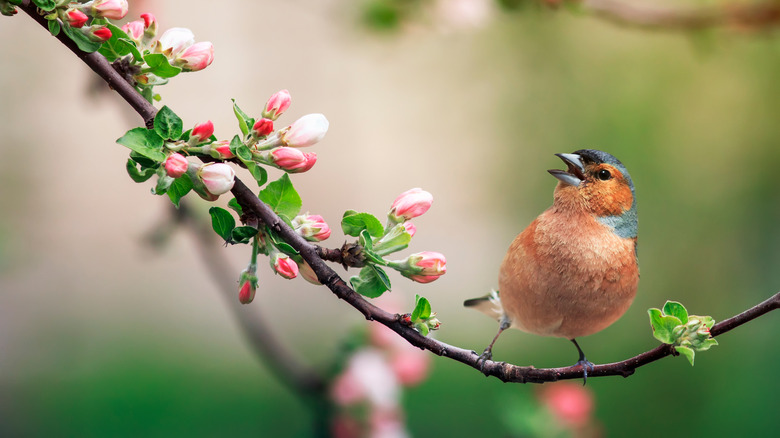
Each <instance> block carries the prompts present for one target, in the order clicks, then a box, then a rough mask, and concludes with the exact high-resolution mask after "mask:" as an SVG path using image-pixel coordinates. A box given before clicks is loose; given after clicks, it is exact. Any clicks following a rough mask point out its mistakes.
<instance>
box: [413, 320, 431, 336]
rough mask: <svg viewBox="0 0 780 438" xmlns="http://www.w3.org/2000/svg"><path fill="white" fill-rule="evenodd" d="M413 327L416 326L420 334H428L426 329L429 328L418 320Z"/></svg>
mask: <svg viewBox="0 0 780 438" xmlns="http://www.w3.org/2000/svg"><path fill="white" fill-rule="evenodd" d="M414 328H416V329H417V331H418V332H420V334H421V335H423V336H428V331H429V330H430V329H429V328H428V324H423V323H419V322H418V323H417V324H415V325H414Z"/></svg>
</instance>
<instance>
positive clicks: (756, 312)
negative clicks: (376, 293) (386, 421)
mask: <svg viewBox="0 0 780 438" xmlns="http://www.w3.org/2000/svg"><path fill="white" fill-rule="evenodd" d="M594 1H595V0H594ZM22 9H24V10H25V12H27V13H28V14H30V15H31V16H32V17H33V18H36V21H38V22H39V23H40V24H41V25H43V26H44V27H46V23H45V20H44V21H41V20H40V19H39V16H38V14H37V13H35V8H34V7H31V6H30V2H29V1H25V2H23V5H22ZM58 39H60V41H62V42H63V43H64V44H66V45H67V46H68V47H69V48H71V50H72V51H74V53H76V54H77V55H78V56H79V58H81V59H82V60H84V62H86V63H87V64H88V65H89V66H90V67H91V68H92V69H93V70H95V72H96V73H98V75H100V77H102V78H104V79H105V80H106V81H107V82H108V83H109V84H112V86H113V88H114V89H115V90H116V91H117V92H118V93H119V94H120V95H122V97H123V98H124V99H125V100H126V101H127V102H128V103H129V104H130V105H131V106H132V107H133V108H134V109H135V110H136V111H137V112H138V113H139V115H141V117H142V118H143V119H144V122H145V123H146V124H147V127H149V126H150V123H151V122H153V120H154V114H155V113H156V109H155V108H154V107H153V106H152V105H151V104H149V103H148V102H146V101H145V100H143V98H141V97H140V96H139V95H138V93H136V91H135V90H134V89H133V88H132V86H129V84H127V83H126V82H124V80H123V79H122V77H121V76H120V75H119V74H118V73H117V72H116V71H115V70H114V69H113V68H112V67H111V65H110V64H109V63H108V62H107V61H106V60H105V59H104V58H103V57H102V56H101V55H99V54H97V53H93V54H90V55H85V54H83V53H81V52H80V51H79V50H78V48H75V49H74V48H73V47H72V46H71V45H69V40H68V39H67V38H66V37H64V36H63V35H62V34H61V35H60V36H58ZM125 84H126V85H125ZM136 96H138V97H136ZM138 98H140V99H141V100H142V101H139V100H138ZM231 191H232V193H233V195H234V196H235V197H236V199H237V200H238V202H239V204H241V206H242V208H243V209H244V210H245V211H251V212H253V213H254V214H255V215H256V216H257V218H258V219H260V220H261V221H262V222H263V223H264V224H265V225H266V226H268V227H270V228H272V229H273V230H274V231H276V232H277V233H278V234H279V236H280V237H281V238H282V239H283V240H284V241H285V242H287V243H288V244H290V246H292V247H293V248H294V249H295V250H297V251H298V252H299V253H300V254H301V256H302V257H303V259H304V260H306V262H307V263H308V264H309V265H310V266H311V267H312V269H313V270H314V272H315V273H316V274H317V278H318V279H319V281H320V282H321V283H322V284H324V285H325V286H327V287H328V289H330V290H331V291H332V292H333V294H335V295H336V296H337V297H338V298H340V299H342V300H344V301H346V302H347V303H348V304H349V305H351V306H352V307H354V308H355V309H357V310H358V311H359V312H360V313H362V314H363V316H365V318H366V319H368V320H374V321H377V322H379V323H381V324H383V325H385V326H387V327H388V328H390V329H391V330H393V331H395V332H396V333H397V334H398V335H400V336H401V337H403V338H404V339H406V340H407V341H408V342H409V343H410V344H412V345H414V346H416V347H419V348H421V349H425V350H429V351H431V352H433V353H435V354H437V355H439V356H446V357H449V358H450V359H453V360H456V361H458V362H462V363H464V364H466V365H468V366H471V367H473V368H475V369H478V370H481V371H482V372H484V373H485V375H488V376H495V377H496V378H498V379H500V380H502V381H504V382H520V383H526V382H533V383H542V382H551V381H557V380H565V379H579V378H582V377H583V372H582V369H581V368H580V367H564V368H546V369H537V368H534V367H532V366H529V367H521V366H517V365H512V364H508V363H503V362H494V361H485V362H484V363H483V362H481V361H479V363H478V358H479V355H478V354H477V353H475V352H474V351H471V350H466V349H463V348H459V347H455V346H452V345H449V344H446V343H444V342H441V341H438V340H435V339H432V338H429V337H425V336H422V335H421V334H420V333H418V332H417V331H416V330H414V329H412V328H410V327H407V326H406V325H404V324H402V323H401V322H400V321H399V320H400V316H399V315H397V314H392V313H389V312H387V311H385V310H383V309H381V308H379V307H377V306H375V305H373V304H371V303H369V302H368V301H366V300H365V299H364V298H363V297H362V296H360V295H359V294H357V293H356V292H355V291H353V290H352V289H351V288H350V287H349V286H347V284H346V283H345V282H344V280H343V279H342V278H341V277H339V275H338V274H337V273H336V272H335V271H333V269H331V268H330V267H329V266H328V265H327V264H326V263H325V261H324V260H323V259H322V258H321V257H320V256H319V255H318V250H317V247H315V246H314V245H311V244H309V243H308V242H306V241H305V240H304V239H303V238H302V237H301V236H299V235H298V234H296V233H295V231H293V230H292V229H291V228H290V227H289V226H288V225H287V224H286V223H285V222H283V221H282V220H281V219H280V218H279V217H278V216H277V215H276V214H275V213H274V212H273V211H272V210H271V209H270V208H269V207H268V206H267V205H266V204H264V203H263V202H262V201H260V199H259V198H258V197H257V196H256V195H255V194H254V193H253V192H252V190H250V189H249V188H248V187H247V186H246V185H245V184H244V183H243V182H242V181H241V180H240V179H239V178H236V180H235V185H234V186H233V189H232V190H231ZM778 307H780V292H778V293H777V294H775V295H774V296H773V297H772V298H770V299H768V300H766V301H764V302H763V303H761V304H758V305H757V306H755V307H753V308H751V309H749V310H747V311H745V312H743V313H741V314H739V315H736V316H734V317H733V318H729V319H727V320H725V321H721V322H720V323H719V324H716V325H715V326H713V328H712V330H711V333H712V335H713V336H717V335H720V334H723V333H725V332H727V331H730V330H732V329H734V328H736V327H738V326H740V325H742V324H744V323H746V322H748V321H751V320H753V319H755V318H758V317H760V316H762V315H764V314H766V313H768V312H770V311H772V310H775V309H777V308H778ZM674 353H675V351H674V347H673V346H671V345H668V344H663V345H660V346H658V347H656V348H654V349H652V350H650V351H647V352H645V353H642V354H639V355H637V356H635V357H632V358H630V359H626V360H624V361H622V362H615V363H611V364H604V365H596V366H595V367H594V369H593V371H590V372H589V373H588V375H589V376H590V377H599V376H616V375H618V376H624V377H627V376H629V375H631V374H633V373H634V371H635V370H636V369H637V368H639V367H641V366H643V365H646V364H648V363H650V362H653V361H656V360H659V359H661V358H663V357H666V356H669V355H672V354H674Z"/></svg>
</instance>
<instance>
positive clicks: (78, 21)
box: [65, 9, 89, 27]
mask: <svg viewBox="0 0 780 438" xmlns="http://www.w3.org/2000/svg"><path fill="white" fill-rule="evenodd" d="M65 16H66V17H67V22H68V24H69V25H70V26H71V27H83V26H84V25H85V24H87V19H88V18H89V17H87V14H85V13H83V12H81V11H80V10H78V9H68V10H67V11H66V12H65Z"/></svg>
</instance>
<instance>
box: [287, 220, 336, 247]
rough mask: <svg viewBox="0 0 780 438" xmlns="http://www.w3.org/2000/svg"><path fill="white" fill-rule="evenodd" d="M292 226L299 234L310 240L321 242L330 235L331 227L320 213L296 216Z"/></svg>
mask: <svg viewBox="0 0 780 438" xmlns="http://www.w3.org/2000/svg"><path fill="white" fill-rule="evenodd" d="M292 226H293V229H294V230H295V232H296V233H298V235H300V236H301V237H303V238H304V239H306V240H308V241H310V242H321V241H323V240H325V239H327V238H328V237H330V227H329V226H328V224H327V223H326V222H325V219H323V218H322V216H320V215H318V214H308V213H307V214H302V215H299V216H295V218H294V219H293V220H292Z"/></svg>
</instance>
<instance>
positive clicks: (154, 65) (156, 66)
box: [144, 53, 181, 79]
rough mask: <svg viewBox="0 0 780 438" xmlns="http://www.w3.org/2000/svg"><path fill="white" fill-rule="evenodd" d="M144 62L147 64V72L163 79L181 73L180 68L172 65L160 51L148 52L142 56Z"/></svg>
mask: <svg viewBox="0 0 780 438" xmlns="http://www.w3.org/2000/svg"><path fill="white" fill-rule="evenodd" d="M144 62H146V64H147V65H148V66H149V73H152V74H154V75H157V76H159V77H161V78H164V79H165V78H172V77H174V76H176V75H177V74H179V73H181V68H179V67H174V66H172V65H171V64H170V63H169V62H168V58H166V57H165V55H163V54H162V53H150V54H148V55H146V56H144Z"/></svg>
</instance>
